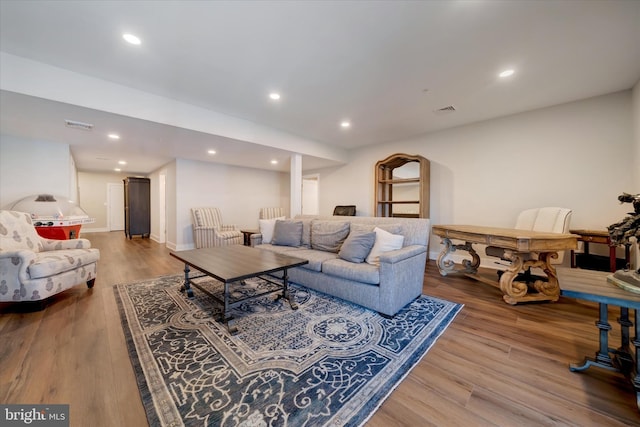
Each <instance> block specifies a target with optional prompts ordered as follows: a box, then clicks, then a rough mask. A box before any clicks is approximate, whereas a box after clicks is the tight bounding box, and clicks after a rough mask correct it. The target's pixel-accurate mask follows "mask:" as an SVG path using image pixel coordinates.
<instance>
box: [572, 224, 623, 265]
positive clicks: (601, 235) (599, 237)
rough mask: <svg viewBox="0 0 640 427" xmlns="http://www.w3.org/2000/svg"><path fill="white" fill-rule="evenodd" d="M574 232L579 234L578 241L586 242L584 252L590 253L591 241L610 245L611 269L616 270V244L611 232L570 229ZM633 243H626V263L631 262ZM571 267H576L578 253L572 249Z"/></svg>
mask: <svg viewBox="0 0 640 427" xmlns="http://www.w3.org/2000/svg"><path fill="white" fill-rule="evenodd" d="M570 232H571V233H572V234H577V235H578V241H580V242H584V254H585V255H589V243H599V244H601V245H607V246H609V271H612V272H615V271H616V269H617V266H616V247H617V246H616V245H612V244H611V237H609V232H608V231H605V230H570ZM630 248H631V244H626V245H624V258H625V261H626V264H629V263H630V262H631V253H630ZM571 267H572V268H575V267H576V254H575V251H574V250H573V249H572V250H571Z"/></svg>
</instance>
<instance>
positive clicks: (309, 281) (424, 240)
mask: <svg viewBox="0 0 640 427" xmlns="http://www.w3.org/2000/svg"><path fill="white" fill-rule="evenodd" d="M287 221H289V222H292V221H295V222H302V238H301V241H300V245H295V244H294V245H278V244H272V243H270V244H263V243H262V235H261V234H254V235H252V236H251V245H252V246H254V247H256V248H259V249H262V250H268V251H273V252H277V253H283V254H286V255H290V256H295V257H298V258H303V259H306V260H308V261H309V264H307V265H304V266H302V267H298V268H294V269H291V270H289V272H288V274H289V281H291V282H294V283H297V284H300V285H303V286H305V287H308V288H311V289H315V290H317V291H321V292H324V293H327V294H330V295H333V296H336V297H339V298H342V299H345V300H347V301H351V302H353V303H356V304H359V305H362V306H364V307H367V308H370V309H372V310H375V311H377V312H379V313H381V314H383V315H385V316H393V315H395V314H396V313H397V312H398V311H399V310H400V309H401V308H402V307H404V306H405V305H407V304H408V303H410V302H411V301H413V300H414V299H415V298H417V297H418V296H420V295H421V294H422V285H423V280H424V270H425V264H426V260H427V253H428V250H427V249H428V244H429V233H430V222H429V219H418V218H377V217H358V216H354V217H344V216H305V215H300V216H296V217H295V218H293V219H291V220H287ZM328 222H336V223H345V222H346V223H348V224H349V229H350V231H349V232H354V234H355V233H356V231H358V232H360V233H362V232H365V233H366V232H371V231H373V229H374V228H375V227H379V228H381V229H383V230H386V231H388V232H390V233H392V234H394V235H402V236H404V242H403V243H402V247H401V248H400V249H397V250H391V251H388V252H384V253H382V254H381V255H380V257H379V265H375V264H370V263H368V262H360V263H358V262H350V261H346V260H345V259H342V258H341V257H340V255H341V254H340V255H339V253H336V252H331V251H327V250H318V249H317V248H318V245H317V244H316V243H317V242H318V241H319V239H320V237H318V238H314V231H317V230H322V227H325V226H328V227H336V226H337V224H333V223H328ZM276 233H277V232H276ZM321 234H322V233H320V232H317V233H316V235H317V236H320V235H321ZM273 243H278V242H277V239H276V236H275V234H274V242H273Z"/></svg>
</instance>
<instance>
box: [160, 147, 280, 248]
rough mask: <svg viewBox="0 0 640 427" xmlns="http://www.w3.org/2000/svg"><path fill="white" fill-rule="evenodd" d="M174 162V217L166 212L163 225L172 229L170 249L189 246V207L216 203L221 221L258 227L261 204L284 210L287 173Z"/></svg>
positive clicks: (193, 162)
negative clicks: (279, 207) (165, 222)
mask: <svg viewBox="0 0 640 427" xmlns="http://www.w3.org/2000/svg"><path fill="white" fill-rule="evenodd" d="M175 165H176V173H175V188H176V191H175V194H176V200H175V206H176V212H175V217H174V218H171V219H169V215H168V216H167V227H169V229H171V228H173V229H175V231H176V235H175V236H173V237H172V239H173V240H172V239H169V240H168V242H167V246H169V247H171V248H173V249H178V250H182V249H190V248H193V233H192V229H191V208H192V207H198V206H214V207H219V208H220V209H221V212H222V219H223V221H224V222H225V224H235V225H237V226H239V227H247V228H257V227H258V215H259V213H260V208H261V207H269V206H282V207H283V208H284V209H285V211H287V210H288V209H287V207H288V203H289V174H287V173H281V172H272V171H265V170H259V169H250V168H242V167H236V166H227V165H221V164H212V163H207V162H199V161H191V160H183V159H178V160H177V161H176V162H175ZM169 179H170V177H169V176H168V177H167V187H168V188H169ZM171 179H173V177H171ZM167 201H168V202H169V200H167Z"/></svg>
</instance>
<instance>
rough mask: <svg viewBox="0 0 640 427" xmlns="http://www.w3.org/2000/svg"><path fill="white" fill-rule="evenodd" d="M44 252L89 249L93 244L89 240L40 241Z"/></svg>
mask: <svg viewBox="0 0 640 427" xmlns="http://www.w3.org/2000/svg"><path fill="white" fill-rule="evenodd" d="M40 241H41V242H42V247H43V248H42V250H43V251H45V252H46V251H58V250H61V249H89V248H90V247H91V242H90V241H89V240H88V239H69V240H56V239H40Z"/></svg>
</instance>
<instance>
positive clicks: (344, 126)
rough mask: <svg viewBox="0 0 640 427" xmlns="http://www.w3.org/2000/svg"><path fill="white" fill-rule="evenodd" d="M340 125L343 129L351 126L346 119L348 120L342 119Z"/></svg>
mask: <svg viewBox="0 0 640 427" xmlns="http://www.w3.org/2000/svg"><path fill="white" fill-rule="evenodd" d="M340 127H342V128H344V129H347V128H350V127H351V122H350V121H348V120H343V121H342V122H341V123H340Z"/></svg>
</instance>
